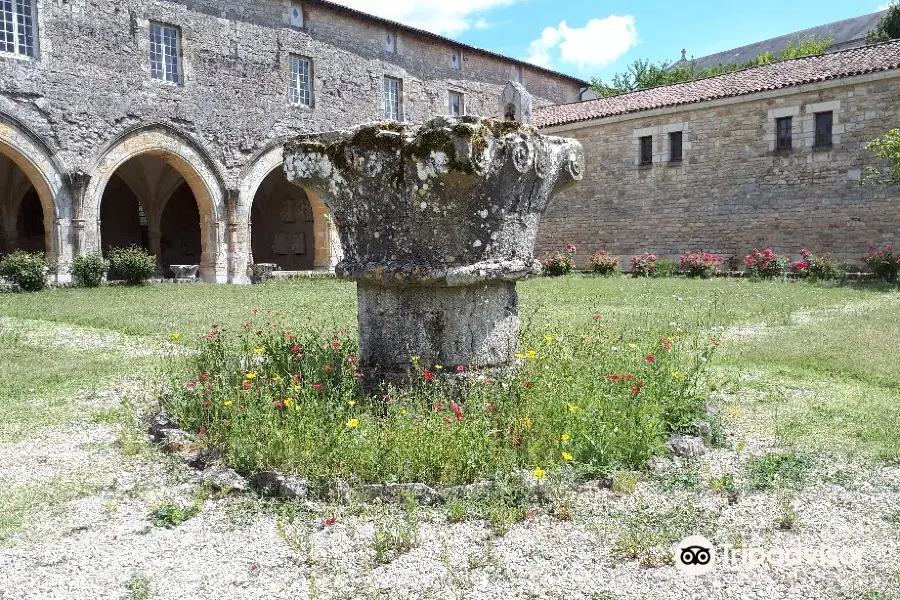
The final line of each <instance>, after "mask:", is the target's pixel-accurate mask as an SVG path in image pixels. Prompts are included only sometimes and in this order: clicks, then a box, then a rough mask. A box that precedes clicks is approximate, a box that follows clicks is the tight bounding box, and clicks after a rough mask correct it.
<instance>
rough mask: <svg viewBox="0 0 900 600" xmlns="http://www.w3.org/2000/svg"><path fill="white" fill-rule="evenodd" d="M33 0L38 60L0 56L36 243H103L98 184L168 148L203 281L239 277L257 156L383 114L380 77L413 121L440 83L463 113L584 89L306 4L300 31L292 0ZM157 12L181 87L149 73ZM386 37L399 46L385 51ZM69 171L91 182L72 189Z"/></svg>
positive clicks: (56, 248) (8, 124)
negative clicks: (41, 232) (526, 92)
mask: <svg viewBox="0 0 900 600" xmlns="http://www.w3.org/2000/svg"><path fill="white" fill-rule="evenodd" d="M37 4H38V48H39V49H38V56H37V58H36V59H33V60H29V59H22V58H21V57H16V56H10V55H0V153H2V154H4V155H7V156H8V157H9V158H11V159H12V160H13V161H15V162H16V164H17V165H19V166H20V167H21V168H22V169H23V170H24V171H25V172H26V174H28V175H29V177H30V178H31V179H32V180H35V179H38V180H40V181H36V182H35V187H36V189H37V191H38V194H39V195H40V196H41V201H42V203H43V205H44V212H45V224H46V228H47V243H46V246H47V249H48V252H49V253H50V254H51V255H53V256H54V257H58V258H59V259H60V262H61V263H63V264H64V263H66V262H67V260H68V259H69V258H71V256H72V255H73V253H78V252H85V251H89V250H94V249H97V248H99V247H100V246H101V242H100V240H99V232H100V227H99V224H98V220H99V205H100V201H101V198H102V196H103V192H104V190H105V187H106V183H107V182H108V180H109V179H110V177H111V176H112V175H113V173H114V172H115V171H116V169H118V168H119V167H120V166H122V165H123V164H124V163H125V162H127V161H128V160H129V159H130V158H133V157H134V156H136V155H138V154H142V153H143V154H149V155H153V156H158V157H159V158H162V159H163V160H165V161H166V162H168V163H169V164H170V165H171V166H172V167H173V168H175V169H176V170H177V171H178V172H179V173H180V174H181V175H182V176H183V178H184V179H185V181H187V182H188V184H189V185H190V186H191V189H192V191H193V192H194V195H195V196H196V199H197V203H198V205H199V208H200V214H201V229H202V240H203V246H204V251H203V262H204V265H203V269H202V272H203V274H204V277H205V278H206V279H209V280H215V281H228V280H234V281H236V280H241V279H242V278H243V275H242V273H243V272H244V271H245V269H246V262H247V257H248V256H249V248H250V243H249V239H248V237H249V231H250V223H249V220H250V217H249V215H250V206H251V205H252V201H253V196H254V195H255V192H256V188H257V187H258V186H259V185H260V184H261V182H262V179H264V178H265V176H266V175H268V173H269V172H271V170H272V169H274V168H277V166H278V165H277V164H273V163H272V162H271V161H269V162H267V163H266V164H267V165H268V167H269V168H268V171H266V172H263V173H260V172H259V169H258V168H257V165H256V164H255V163H256V162H257V161H264V162H265V161H267V160H269V159H268V158H267V156H268V154H269V153H271V152H280V149H279V147H280V144H281V143H282V142H283V141H284V140H285V139H288V138H290V137H293V136H294V135H296V134H298V133H305V132H316V131H326V130H334V129H340V128H344V127H347V126H350V125H353V124H356V123H359V122H363V121H369V120H379V119H382V118H383V108H382V81H383V77H384V76H386V75H387V76H393V77H398V78H401V79H403V105H404V113H405V117H406V119H407V120H410V121H424V120H425V119H427V118H428V117H431V116H433V115H435V114H442V113H445V112H447V105H448V90H449V89H453V90H456V91H460V92H463V93H464V94H465V98H466V111H467V112H468V113H470V114H490V115H492V114H494V113H496V112H497V98H498V97H499V94H500V91H501V89H502V87H503V86H504V85H505V84H506V83H507V81H508V80H510V79H517V80H522V81H523V82H524V83H525V84H526V86H528V88H529V89H530V91H531V92H532V93H533V94H534V95H535V96H536V98H537V99H538V100H537V101H538V103H539V104H547V103H558V102H571V101H575V100H577V99H578V97H579V93H580V90H581V88H580V84H579V82H577V81H576V80H574V79H571V78H567V77H564V76H558V75H554V74H552V73H550V72H547V71H544V70H540V69H537V68H534V67H527V66H522V65H521V64H519V63H517V62H516V61H513V60H502V59H500V58H496V57H493V56H488V55H485V54H482V53H477V52H472V51H465V50H463V49H462V48H460V47H459V46H458V45H457V44H454V43H452V42H449V41H448V42H441V41H440V40H435V39H433V38H430V37H427V36H422V35H418V34H415V33H413V32H410V31H408V30H404V29H400V30H398V31H395V30H392V29H391V28H389V27H387V26H385V25H383V24H381V23H379V22H377V21H374V20H370V19H364V18H359V17H352V16H348V15H346V14H344V13H342V12H340V11H335V10H333V9H329V8H327V7H325V6H321V5H318V4H315V3H312V2H310V3H306V4H304V5H303V8H304V12H305V26H304V27H302V28H298V27H293V26H291V21H290V10H291V8H292V5H293V4H292V2H290V1H286V0H264V1H263V0H191V1H187V0H185V1H167V0H104V1H103V2H96V1H93V0H67V1H66V2H58V1H55V0H38V1H37ZM151 21H153V22H160V23H164V24H169V25H173V26H176V27H178V28H179V30H180V33H181V49H182V59H181V67H182V73H183V81H182V83H181V84H180V85H173V84H168V83H164V82H161V81H157V80H153V79H152V78H151V77H150V67H149V44H150V42H149V27H150V23H151ZM388 33H392V34H393V35H396V36H397V37H396V44H395V48H396V51H395V52H388V51H387V50H386V49H385V37H386V34H388ZM454 53H456V54H458V56H460V57H461V59H462V60H461V68H460V69H459V70H456V69H454V68H453V67H452V62H451V57H452V55H453V54H454ZM291 55H299V56H303V57H308V58H310V59H311V60H312V76H313V92H312V93H313V102H312V106H311V107H306V106H295V105H291V104H290V103H289V99H288V89H289V82H290V72H289V61H290V56H291ZM71 173H81V174H84V175H86V176H87V178H85V177H83V176H82V175H79V176H77V177H75V179H74V180H73V181H74V184H75V185H74V186H73V185H66V184H65V183H66V182H67V181H69V179H68V175H69V174H71ZM61 183H62V184H63V185H60V184H61ZM70 183H71V182H70ZM3 213H4V211H0V215H2V214H3ZM3 225H4V226H5V224H3ZM321 229H322V227H317V229H316V231H317V235H319V233H318V232H319V231H320V230H321ZM327 243H329V242H328V240H324V239H317V240H316V244H317V245H322V244H327ZM318 262H320V261H318V260H317V264H318ZM229 265H230V266H229Z"/></svg>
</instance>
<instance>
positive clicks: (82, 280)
mask: <svg viewBox="0 0 900 600" xmlns="http://www.w3.org/2000/svg"><path fill="white" fill-rule="evenodd" d="M107 271H109V263H108V262H107V261H106V260H104V258H103V256H102V255H100V254H86V255H81V256H77V257H76V258H75V260H74V261H72V277H74V278H75V283H77V284H78V285H80V286H82V287H87V288H95V287H99V286H100V284H101V283H102V282H103V276H104V275H106V272H107Z"/></svg>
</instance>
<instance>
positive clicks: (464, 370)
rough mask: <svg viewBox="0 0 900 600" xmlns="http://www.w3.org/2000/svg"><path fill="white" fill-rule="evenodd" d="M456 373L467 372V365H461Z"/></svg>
mask: <svg viewBox="0 0 900 600" xmlns="http://www.w3.org/2000/svg"><path fill="white" fill-rule="evenodd" d="M456 372H457V373H465V372H466V366H465V365H459V366H458V367H456Z"/></svg>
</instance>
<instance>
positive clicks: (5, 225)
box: [0, 154, 47, 253]
mask: <svg viewBox="0 0 900 600" xmlns="http://www.w3.org/2000/svg"><path fill="white" fill-rule="evenodd" d="M45 217H46V215H45V214H44V207H43V204H42V203H41V198H40V196H39V195H38V192H37V189H36V188H35V186H34V185H33V184H32V182H31V179H30V178H29V177H28V175H26V173H25V172H24V171H23V170H22V168H21V167H19V165H17V164H16V163H15V162H14V161H13V160H12V159H11V158H9V157H8V156H6V155H4V154H0V224H2V230H3V231H2V245H0V251H2V252H3V253H10V252H15V251H16V250H26V251H28V252H46V251H47V231H46V227H45V225H46V219H45Z"/></svg>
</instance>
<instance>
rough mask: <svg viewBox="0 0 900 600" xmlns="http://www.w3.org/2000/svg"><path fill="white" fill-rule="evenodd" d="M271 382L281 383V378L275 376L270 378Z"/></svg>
mask: <svg viewBox="0 0 900 600" xmlns="http://www.w3.org/2000/svg"><path fill="white" fill-rule="evenodd" d="M272 381H281V377H280V376H279V375H276V376H274V377H273V378H272Z"/></svg>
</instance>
